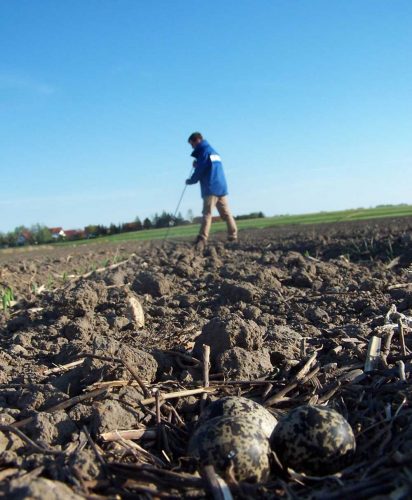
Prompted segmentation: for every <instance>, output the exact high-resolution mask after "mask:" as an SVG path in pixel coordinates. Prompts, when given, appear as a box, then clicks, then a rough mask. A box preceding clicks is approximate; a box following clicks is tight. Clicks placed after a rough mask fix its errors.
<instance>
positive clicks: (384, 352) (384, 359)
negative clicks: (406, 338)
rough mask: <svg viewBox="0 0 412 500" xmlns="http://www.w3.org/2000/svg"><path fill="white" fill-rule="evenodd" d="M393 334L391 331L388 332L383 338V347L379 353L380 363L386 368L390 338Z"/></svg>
mask: <svg viewBox="0 0 412 500" xmlns="http://www.w3.org/2000/svg"><path fill="white" fill-rule="evenodd" d="M394 333H395V332H394V331H393V330H392V331H390V332H387V334H386V336H385V343H384V345H383V349H382V353H381V358H382V362H383V364H384V365H385V367H386V368H387V367H388V356H389V353H390V351H391V342H392V337H393V334H394Z"/></svg>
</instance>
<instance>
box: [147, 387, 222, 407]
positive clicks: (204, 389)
mask: <svg viewBox="0 0 412 500" xmlns="http://www.w3.org/2000/svg"><path fill="white" fill-rule="evenodd" d="M215 390H216V389H214V388H213V387H202V388H201V389H188V390H184V391H177V392H169V393H168V394H162V398H163V399H165V400H166V399H175V398H182V397H185V396H193V395H195V394H204V393H205V392H206V393H210V392H215ZM140 403H141V404H142V405H150V404H153V403H156V398H154V397H152V398H147V399H142V401H140Z"/></svg>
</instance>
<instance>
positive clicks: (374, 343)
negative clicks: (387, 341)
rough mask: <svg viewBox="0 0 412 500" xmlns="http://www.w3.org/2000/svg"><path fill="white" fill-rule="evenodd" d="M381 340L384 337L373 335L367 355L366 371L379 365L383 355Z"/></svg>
mask: <svg viewBox="0 0 412 500" xmlns="http://www.w3.org/2000/svg"><path fill="white" fill-rule="evenodd" d="M381 342H382V339H381V338H380V337H375V336H372V337H371V339H370V341H369V345H368V353H367V355H366V361H365V368H364V372H365V373H367V372H371V371H372V370H374V369H375V368H376V367H377V364H378V361H379V358H380V355H381Z"/></svg>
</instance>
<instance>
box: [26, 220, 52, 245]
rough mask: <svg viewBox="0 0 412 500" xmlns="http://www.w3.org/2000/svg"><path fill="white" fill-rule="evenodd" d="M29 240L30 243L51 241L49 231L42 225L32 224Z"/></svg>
mask: <svg viewBox="0 0 412 500" xmlns="http://www.w3.org/2000/svg"><path fill="white" fill-rule="evenodd" d="M30 233H31V238H30V240H31V241H30V243H39V244H40V245H41V244H43V243H50V242H51V241H52V239H53V238H52V234H51V232H50V229H49V228H48V227H46V226H45V225H43V224H34V225H33V226H32V227H31V228H30Z"/></svg>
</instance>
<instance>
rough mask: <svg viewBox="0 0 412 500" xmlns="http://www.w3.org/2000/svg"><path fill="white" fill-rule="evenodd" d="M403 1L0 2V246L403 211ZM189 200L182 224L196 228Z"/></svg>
mask: <svg viewBox="0 0 412 500" xmlns="http://www.w3.org/2000/svg"><path fill="white" fill-rule="evenodd" d="M411 26H412V2H410V0H385V1H383V0H362V1H359V0H324V1H320V0H310V1H309V0H307V1H304V0H300V1H297V0H284V1H280V0H253V1H252V0H208V1H199V0H190V1H189V0H175V1H171V0H157V1H156V2H147V1H143V0H116V1H115V0H111V1H108V0H71V1H70V2H62V1H61V2H57V1H55V0H50V1H49V0H37V1H33V0H19V1H13V0H2V1H1V2H0V47H1V57H0V209H1V214H2V217H1V218H0V231H8V230H11V229H13V228H14V227H15V226H17V225H20V224H24V225H31V224H33V223H37V222H39V223H43V224H46V225H48V226H63V227H65V228H66V229H70V228H76V227H82V226H84V225H86V224H91V223H96V224H109V223H111V222H115V223H118V222H126V221H130V220H133V219H134V218H135V217H136V216H137V215H139V216H140V217H146V216H151V215H153V214H154V213H155V212H161V211H162V210H166V211H169V212H173V211H174V209H175V207H176V203H177V201H178V199H179V196H180V194H181V191H182V189H183V186H184V180H185V178H186V177H187V174H188V172H189V169H190V166H191V161H190V157H189V155H190V152H191V150H190V147H189V145H188V144H187V142H186V141H187V137H188V135H189V134H190V133H191V132H193V131H195V130H200V131H201V132H202V133H203V134H204V135H205V137H206V138H207V139H208V140H209V141H210V142H211V144H212V145H213V146H214V147H215V148H216V149H217V150H218V152H219V153H220V154H221V156H222V159H223V162H224V166H225V170H226V174H227V178H228V183H229V190H230V203H231V206H232V209H233V211H234V213H236V214H241V213H247V212H251V211H259V210H263V211H264V212H265V214H267V215H275V214H284V213H291V214H292V213H304V212H314V211H319V210H336V209H344V208H354V207H360V206H365V207H367V206H374V205H377V204H382V203H402V202H403V203H412V195H411V193H412V190H411V185H412V65H411V60H412V30H411ZM200 207H201V199H200V193H199V188H198V186H192V187H189V188H188V190H187V191H186V194H185V198H184V201H183V204H182V213H183V214H185V213H186V212H187V210H188V209H192V210H193V212H194V213H195V214H198V213H200Z"/></svg>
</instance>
